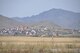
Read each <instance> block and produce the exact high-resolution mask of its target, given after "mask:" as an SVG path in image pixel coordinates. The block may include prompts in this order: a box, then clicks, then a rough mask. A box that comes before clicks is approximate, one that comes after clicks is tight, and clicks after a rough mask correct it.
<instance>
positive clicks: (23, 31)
mask: <svg viewBox="0 0 80 53" xmlns="http://www.w3.org/2000/svg"><path fill="white" fill-rule="evenodd" d="M0 35H1V36H8V35H10V36H31V37H41V36H42V37H52V36H79V35H80V30H75V29H54V28H53V29H52V30H51V29H49V28H48V27H46V26H45V27H43V26H41V28H39V29H37V28H33V27H26V26H19V27H13V28H3V29H0Z"/></svg>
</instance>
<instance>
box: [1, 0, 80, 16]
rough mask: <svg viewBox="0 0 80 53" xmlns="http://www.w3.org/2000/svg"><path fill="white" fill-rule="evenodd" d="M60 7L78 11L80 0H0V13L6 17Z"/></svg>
mask: <svg viewBox="0 0 80 53" xmlns="http://www.w3.org/2000/svg"><path fill="white" fill-rule="evenodd" d="M52 8H60V9H65V10H69V11H74V12H80V0H0V14H1V15H4V16H8V17H25V16H32V15H36V14H39V13H41V12H43V11H46V10H49V9H52Z"/></svg>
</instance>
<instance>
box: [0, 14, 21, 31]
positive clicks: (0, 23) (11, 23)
mask: <svg viewBox="0 0 80 53" xmlns="http://www.w3.org/2000/svg"><path fill="white" fill-rule="evenodd" d="M19 25H21V24H20V23H19V22H17V21H15V20H12V19H10V18H8V17H5V16H2V15H0V29H1V28H11V27H15V26H19Z"/></svg>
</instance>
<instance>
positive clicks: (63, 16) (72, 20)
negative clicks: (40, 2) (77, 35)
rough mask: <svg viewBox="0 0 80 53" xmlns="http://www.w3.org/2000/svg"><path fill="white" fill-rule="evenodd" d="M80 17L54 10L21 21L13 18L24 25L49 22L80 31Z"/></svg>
mask: <svg viewBox="0 0 80 53" xmlns="http://www.w3.org/2000/svg"><path fill="white" fill-rule="evenodd" d="M79 17H80V13H76V12H72V11H66V10H63V9H54V8H53V9H50V10H48V11H44V12H42V13H40V14H38V15H33V16H31V17H23V18H19V19H14V18H13V19H14V20H17V21H20V22H24V23H36V22H40V21H44V20H48V21H51V22H53V23H55V24H58V25H60V26H62V27H64V28H70V29H80V24H79V23H80V18H79Z"/></svg>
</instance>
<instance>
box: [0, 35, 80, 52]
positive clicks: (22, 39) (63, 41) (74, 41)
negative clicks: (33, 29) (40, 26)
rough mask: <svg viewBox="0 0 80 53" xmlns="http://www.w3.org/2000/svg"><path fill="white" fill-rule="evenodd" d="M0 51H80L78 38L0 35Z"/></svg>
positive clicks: (79, 39)
mask: <svg viewBox="0 0 80 53" xmlns="http://www.w3.org/2000/svg"><path fill="white" fill-rule="evenodd" d="M0 53H80V38H78V37H26V36H0Z"/></svg>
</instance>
